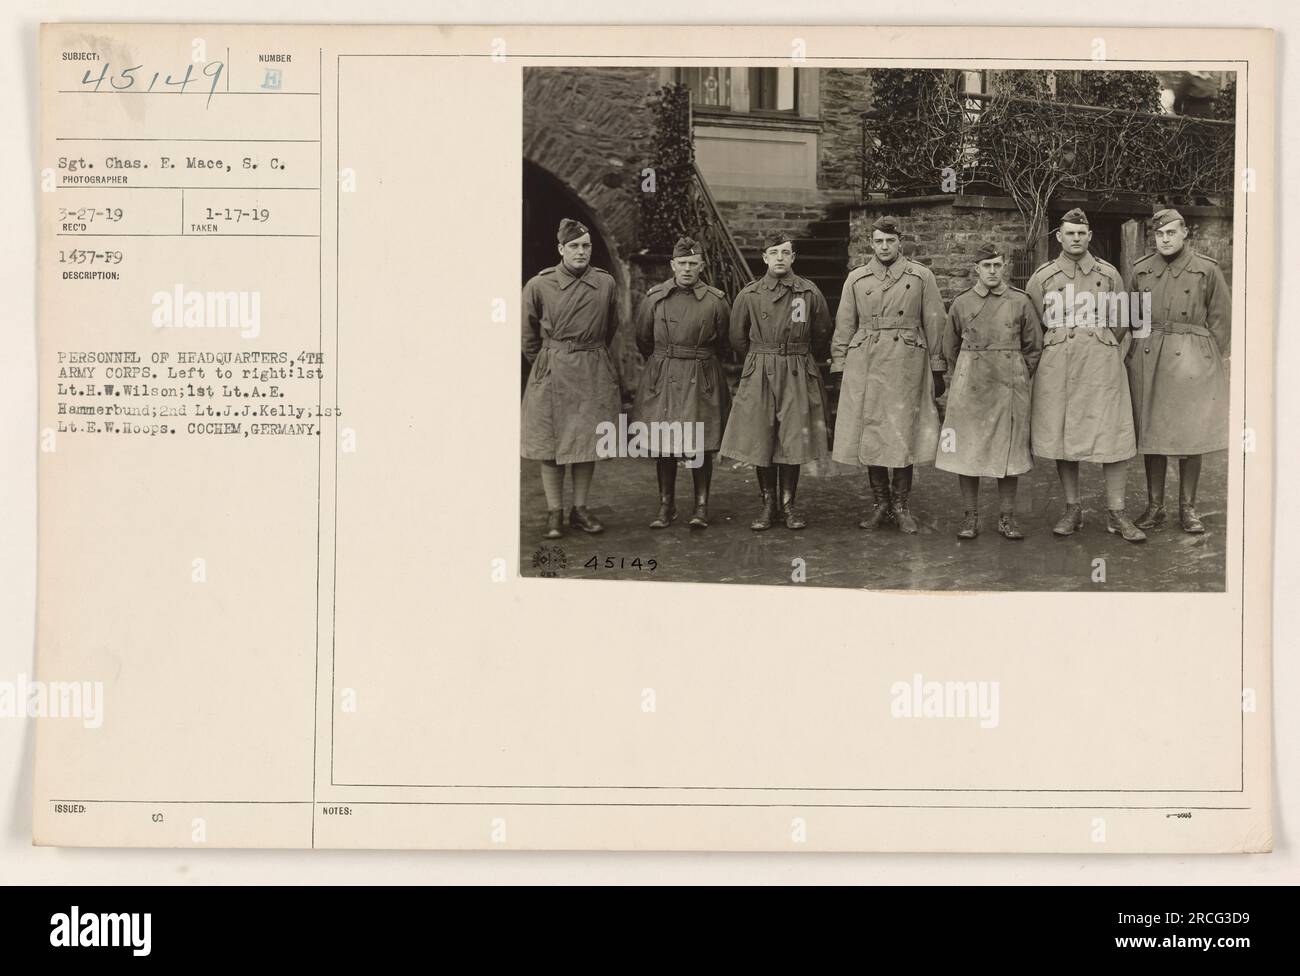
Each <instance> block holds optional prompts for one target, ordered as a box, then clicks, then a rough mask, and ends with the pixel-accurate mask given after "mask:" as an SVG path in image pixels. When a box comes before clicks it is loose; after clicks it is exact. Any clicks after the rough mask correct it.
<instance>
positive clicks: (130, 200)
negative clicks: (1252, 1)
mask: <svg viewBox="0 0 1300 976" xmlns="http://www.w3.org/2000/svg"><path fill="white" fill-rule="evenodd" d="M1274 48H1275V43H1274V38H1273V34H1272V32H1271V31H1266V30H1215V31H1209V30H1181V29H1168V30H1166V29H1117V28H1104V27H1096V28H1052V29H1047V28H1011V27H1008V28H995V27H981V28H953V27H911V28H899V27H890V28H873V27H843V26H840V27H808V28H794V27H737V26H728V27H653V28H641V27H638V28H631V27H617V28H615V27H564V28H550V27H484V28H476V27H455V28H437V27H432V26H403V27H359V26H358V27H344V26H319V27H314V26H272V25H260V26H232V25H212V24H166V25H162V24H158V25H143V24H141V25H131V24H112V25H104V24H97V25H78V24H48V25H45V27H44V29H43V31H42V35H41V51H40V64H41V78H42V87H41V107H42V111H41V136H40V154H41V158H40V163H39V165H40V169H41V174H42V183H41V186H40V190H41V192H40V193H39V200H38V206H39V212H40V217H41V221H40V242H39V273H38V281H39V293H40V294H39V297H40V354H39V363H38V367H39V388H40V403H39V417H40V458H39V478H40V498H39V502H40V525H39V608H38V666H37V669H36V673H35V674H33V675H32V676H30V679H27V680H25V681H24V683H23V686H22V687H21V688H20V687H16V686H15V687H14V688H11V689H8V695H7V697H8V699H9V706H10V707H11V708H13V709H15V710H27V712H28V713H30V714H33V715H40V716H41V717H45V718H47V719H49V720H48V721H44V722H41V723H39V728H38V735H37V743H36V753H37V756H36V788H35V810H34V824H35V826H34V838H33V839H34V841H35V843H37V844H41V845H56V846H99V847H104V846H123V847H192V848H203V847H286V848H431V849H438V848H443V849H446V848H467V849H472V848H487V849H492V848H498V849H542V850H545V849H552V850H703V851H710V850H716V851H747V850H756V851H810V850H817V851H935V852H964V851H970V852H1078V853H1084V852H1089V853H1134V852H1188V853H1192V852H1220V853H1222V852H1265V851H1269V850H1271V849H1272V845H1273V828H1272V811H1271V804H1272V779H1271V777H1272V771H1271V768H1272V767H1271V764H1272V760H1271V722H1272V715H1271V697H1270V673H1271V631H1270V619H1271V607H1272V593H1271V587H1272V567H1271V558H1272V556H1271V552H1272V533H1273V513H1272V480H1273V452H1274V447H1275V440H1274V430H1273V412H1274V387H1273V382H1274V380H1273V373H1274V370H1273V351H1274V330H1275V327H1276V322H1275V315H1274V301H1273V299H1274V286H1275V253H1274V226H1275V225H1274V207H1275V176H1274V172H1275V171H1274V162H1275V159H1274V155H1275V150H1274V138H1273V119H1274V92H1275V88H1274ZM0 691H3V689H0ZM5 697H6V696H5V695H3V694H0V704H2V703H3V701H4V698H5Z"/></svg>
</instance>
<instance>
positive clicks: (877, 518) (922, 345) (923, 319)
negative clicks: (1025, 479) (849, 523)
mask: <svg viewBox="0 0 1300 976" xmlns="http://www.w3.org/2000/svg"><path fill="white" fill-rule="evenodd" d="M900 239H901V230H900V228H899V224H898V221H897V219H896V218H894V217H889V216H885V217H881V218H880V219H879V220H877V221H876V222H875V223H874V224H873V225H872V231H871V248H872V251H873V256H872V258H871V260H869V261H868V262H867V263H866V264H864V265H863V266H862V267H860V268H855V269H854V270H853V271H851V272H850V273H849V276H848V279H847V280H846V281H845V282H844V291H843V293H842V294H841V296H840V304H839V309H838V310H837V311H836V313H835V336H834V338H833V339H832V341H831V372H832V373H833V374H834V373H840V374H842V375H841V379H840V398H839V410H838V412H837V413H836V416H835V449H834V451H833V452H832V455H831V456H832V457H833V458H834V459H835V460H836V461H840V462H842V463H844V464H853V465H866V466H867V478H868V481H869V483H870V485H871V495H872V500H873V507H872V510H871V514H870V515H869V516H867V518H865V519H863V520H862V521H861V522H859V523H858V524H859V526H860V527H861V528H864V529H876V528H880V527H881V526H882V525H884V524H885V523H886V522H888V521H891V520H892V521H894V522H895V523H897V525H898V527H899V528H900V529H902V530H903V531H904V532H915V531H916V530H917V524H916V519H915V518H914V517H913V516H912V513H911V511H910V509H909V507H908V495H909V493H910V492H911V489H912V471H913V466H914V465H915V464H917V463H918V462H920V463H922V464H930V463H931V462H933V460H934V455H935V448H936V447H937V445H938V440H939V412H938V410H937V408H936V407H935V402H934V398H935V390H936V386H937V385H940V384H942V382H943V380H942V373H943V369H944V361H943V353H942V352H941V350H940V349H939V337H940V335H941V334H942V331H943V327H944V322H945V313H944V308H943V297H942V296H941V295H940V294H939V285H938V283H937V282H936V281H935V280H934V274H933V273H932V272H931V271H930V269H929V268H927V267H925V266H924V265H921V264H917V263H916V262H915V261H909V260H908V259H907V258H905V257H903V256H902V252H901V248H900ZM934 374H939V375H938V376H935V375H934ZM936 381H937V382H936ZM891 468H892V469H893V472H892V474H893V480H892V484H891V480H890V469H891Z"/></svg>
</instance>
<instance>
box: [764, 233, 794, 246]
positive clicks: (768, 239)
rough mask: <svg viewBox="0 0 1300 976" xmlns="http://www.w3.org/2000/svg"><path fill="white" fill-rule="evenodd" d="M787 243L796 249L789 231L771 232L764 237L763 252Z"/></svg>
mask: <svg viewBox="0 0 1300 976" xmlns="http://www.w3.org/2000/svg"><path fill="white" fill-rule="evenodd" d="M787 242H789V244H790V246H791V247H794V238H793V237H792V236H791V235H790V233H789V232H788V231H784V230H770V231H768V232H767V233H766V234H764V235H763V250H764V251H766V250H767V249H768V248H769V247H779V246H780V245H782V244H785V243H787Z"/></svg>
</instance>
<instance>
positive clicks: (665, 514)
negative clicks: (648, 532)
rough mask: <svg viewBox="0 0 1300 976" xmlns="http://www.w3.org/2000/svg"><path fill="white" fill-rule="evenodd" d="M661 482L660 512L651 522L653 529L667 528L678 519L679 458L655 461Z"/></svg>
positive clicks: (657, 475) (658, 478)
mask: <svg viewBox="0 0 1300 976" xmlns="http://www.w3.org/2000/svg"><path fill="white" fill-rule="evenodd" d="M655 478H656V479H657V480H658V482H659V513H658V514H657V515H656V516H655V517H654V521H652V522H651V523H650V528H652V529H666V528H668V526H669V525H671V524H672V523H673V522H674V521H676V519H677V499H676V491H677V459H676V458H660V459H659V460H658V461H656V462H655Z"/></svg>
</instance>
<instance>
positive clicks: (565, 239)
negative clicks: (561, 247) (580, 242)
mask: <svg viewBox="0 0 1300 976" xmlns="http://www.w3.org/2000/svg"><path fill="white" fill-rule="evenodd" d="M587 233H590V231H588V230H587V225H586V224H584V223H582V222H581V221H578V220H574V219H573V218H572V217H565V218H564V219H563V220H561V221H560V229H559V230H558V231H557V232H556V234H555V239H556V240H558V241H559V242H560V243H561V244H568V243H569V241H575V240H577V239H578V238H579V237H581V236H582V235H583V234H587Z"/></svg>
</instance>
